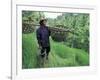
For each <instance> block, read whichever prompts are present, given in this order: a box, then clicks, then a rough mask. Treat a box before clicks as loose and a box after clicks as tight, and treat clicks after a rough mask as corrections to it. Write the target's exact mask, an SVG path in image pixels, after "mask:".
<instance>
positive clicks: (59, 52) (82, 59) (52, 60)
mask: <svg viewBox="0 0 100 80" xmlns="http://www.w3.org/2000/svg"><path fill="white" fill-rule="evenodd" d="M50 43H51V52H50V53H49V60H48V61H47V62H46V64H45V65H44V66H43V67H69V66H88V65H89V54H88V53H87V52H85V51H83V50H81V49H75V48H70V47H67V46H66V45H64V44H63V43H59V42H54V41H53V40H52V39H50ZM38 53H39V51H38V44H37V40H36V36H35V33H29V34H22V68H39V65H40V64H39V63H38V62H39V59H38V58H37V54H38Z"/></svg>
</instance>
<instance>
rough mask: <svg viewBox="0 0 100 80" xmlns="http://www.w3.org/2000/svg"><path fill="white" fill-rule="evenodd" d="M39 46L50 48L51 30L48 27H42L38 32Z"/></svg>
mask: <svg viewBox="0 0 100 80" xmlns="http://www.w3.org/2000/svg"><path fill="white" fill-rule="evenodd" d="M36 36H37V40H38V44H39V45H41V46H42V47H48V46H50V41H49V36H50V30H49V29H48V27H46V26H40V27H39V28H38V29H37V31H36Z"/></svg>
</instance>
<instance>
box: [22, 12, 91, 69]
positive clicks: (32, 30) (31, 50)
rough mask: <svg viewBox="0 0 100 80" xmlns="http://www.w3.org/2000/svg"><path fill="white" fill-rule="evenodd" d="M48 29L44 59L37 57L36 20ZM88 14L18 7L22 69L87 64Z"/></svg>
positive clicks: (37, 23)
mask: <svg viewBox="0 0 100 80" xmlns="http://www.w3.org/2000/svg"><path fill="white" fill-rule="evenodd" d="M41 18H46V19H47V26H48V28H49V30H50V31H51V36H50V46H51V51H50V53H49V57H48V60H46V59H41V58H40V57H39V54H40V50H39V48H38V44H37V39H36V30H37V28H38V27H39V20H40V19H41ZM89 43H90V42H89V14H88V13H53V12H39V11H37V12H36V11H22V69H30V68H52V67H53V68H54V67H77V66H78V67H79V66H89Z"/></svg>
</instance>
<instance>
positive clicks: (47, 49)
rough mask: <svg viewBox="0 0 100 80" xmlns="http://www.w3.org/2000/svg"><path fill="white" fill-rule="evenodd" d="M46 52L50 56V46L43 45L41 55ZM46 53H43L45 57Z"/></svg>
mask: <svg viewBox="0 0 100 80" xmlns="http://www.w3.org/2000/svg"><path fill="white" fill-rule="evenodd" d="M44 52H46V55H47V56H48V55H49V52H50V46H48V47H42V49H41V55H42V54H43V53H44ZM44 56H45V55H43V57H44Z"/></svg>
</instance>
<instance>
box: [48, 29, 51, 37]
mask: <svg viewBox="0 0 100 80" xmlns="http://www.w3.org/2000/svg"><path fill="white" fill-rule="evenodd" d="M47 29H48V31H49V36H50V35H51V31H50V29H49V28H48V27H47Z"/></svg>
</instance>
